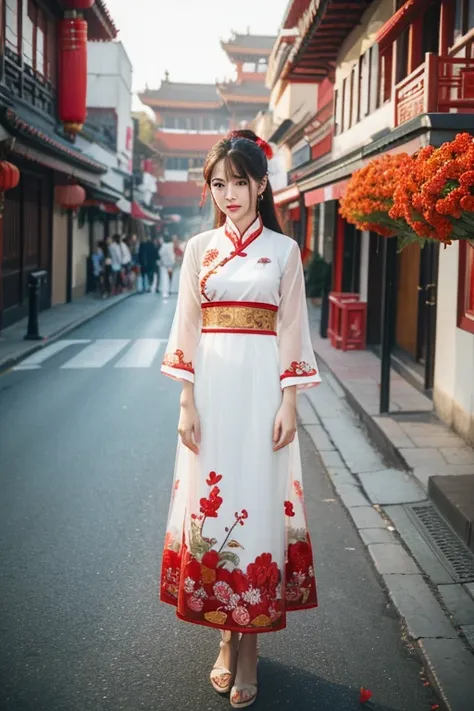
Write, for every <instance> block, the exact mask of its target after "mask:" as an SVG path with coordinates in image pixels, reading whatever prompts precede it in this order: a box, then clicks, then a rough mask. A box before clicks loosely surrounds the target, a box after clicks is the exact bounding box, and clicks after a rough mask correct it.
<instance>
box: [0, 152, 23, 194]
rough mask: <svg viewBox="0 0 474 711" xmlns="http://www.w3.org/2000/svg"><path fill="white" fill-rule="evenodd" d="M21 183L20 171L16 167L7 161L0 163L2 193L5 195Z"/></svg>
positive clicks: (0, 187) (0, 190) (0, 188)
mask: <svg viewBox="0 0 474 711" xmlns="http://www.w3.org/2000/svg"><path fill="white" fill-rule="evenodd" d="M19 182H20V171H19V170H18V168H17V167H16V165H13V163H8V162H7V161H6V160H2V161H0V192H2V193H4V192H5V191H6V190H11V189H12V188H16V186H17V185H18V183H19Z"/></svg>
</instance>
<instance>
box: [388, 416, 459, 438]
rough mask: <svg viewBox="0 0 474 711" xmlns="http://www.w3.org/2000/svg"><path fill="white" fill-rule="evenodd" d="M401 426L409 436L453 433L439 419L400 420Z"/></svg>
mask: <svg viewBox="0 0 474 711" xmlns="http://www.w3.org/2000/svg"><path fill="white" fill-rule="evenodd" d="M399 424H400V427H401V428H402V430H403V431H404V432H405V433H406V434H407V435H409V437H411V438H413V437H432V436H433V435H439V436H440V437H442V436H443V435H445V434H446V433H450V434H451V430H450V429H449V427H447V426H446V425H444V424H443V423H442V422H440V421H439V420H436V421H434V422H412V421H410V422H400V423H399Z"/></svg>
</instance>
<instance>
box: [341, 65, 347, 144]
mask: <svg viewBox="0 0 474 711" xmlns="http://www.w3.org/2000/svg"><path fill="white" fill-rule="evenodd" d="M346 95H347V77H346V78H345V79H343V80H342V91H341V123H340V126H341V133H343V132H344V131H345V130H346V124H347V119H346V116H347V111H348V109H349V106H348V105H347V104H346Z"/></svg>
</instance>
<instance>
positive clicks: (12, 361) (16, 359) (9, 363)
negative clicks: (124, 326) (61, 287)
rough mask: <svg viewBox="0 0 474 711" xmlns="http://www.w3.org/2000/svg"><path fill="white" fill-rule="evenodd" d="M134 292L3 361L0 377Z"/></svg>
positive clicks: (105, 304) (106, 304)
mask: <svg viewBox="0 0 474 711" xmlns="http://www.w3.org/2000/svg"><path fill="white" fill-rule="evenodd" d="M135 293H136V292H131V293H130V294H124V295H123V296H122V298H121V299H119V300H118V301H112V302H110V303H108V302H105V303H104V308H102V309H100V310H98V311H96V312H95V313H93V314H88V315H87V316H83V317H81V318H79V319H76V320H75V321H72V322H71V323H69V324H68V325H67V326H64V327H63V328H60V329H58V330H57V331H54V332H53V333H51V335H49V336H46V337H45V338H43V340H42V341H38V342H36V343H34V345H32V346H31V348H28V350H26V351H23V353H21V355H18V356H11V357H9V358H7V359H5V360H4V361H1V362H0V375H3V374H4V373H6V372H7V371H8V370H11V368H14V367H15V366H16V365H18V363H21V362H22V361H23V360H25V359H26V358H29V356H31V355H33V354H34V353H37V352H38V351H40V350H41V349H42V348H45V347H46V346H49V345H50V344H51V343H54V342H55V341H57V340H58V339H59V338H61V336H65V335H67V334H68V333H70V332H71V331H74V329H75V328H79V326H82V325H84V324H85V323H88V322H89V321H93V319H95V318H97V316H101V315H102V314H103V313H105V312H106V311H109V309H112V308H113V307H114V306H118V305H119V304H121V303H123V302H124V301H126V300H127V299H129V298H130V297H131V296H134V295H135Z"/></svg>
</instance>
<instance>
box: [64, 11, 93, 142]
mask: <svg viewBox="0 0 474 711" xmlns="http://www.w3.org/2000/svg"><path fill="white" fill-rule="evenodd" d="M86 92H87V22H86V21H85V20H81V19H79V18H77V17H76V18H67V19H65V20H61V21H60V23H59V86H58V103H59V119H60V121H62V123H63V124H64V130H65V131H66V132H67V133H72V134H76V133H79V131H80V130H81V128H82V125H83V123H84V121H85V120H86V115H87V111H86Z"/></svg>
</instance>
